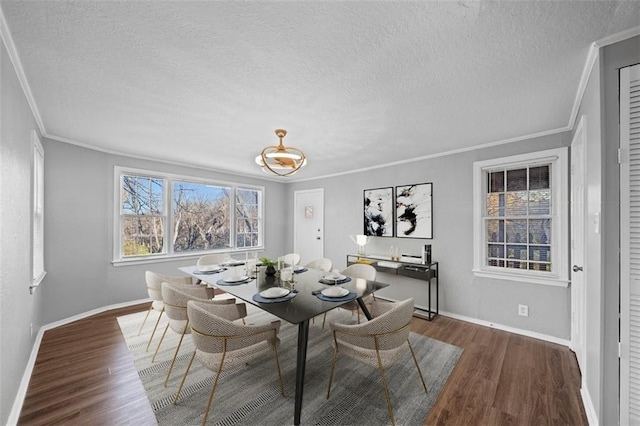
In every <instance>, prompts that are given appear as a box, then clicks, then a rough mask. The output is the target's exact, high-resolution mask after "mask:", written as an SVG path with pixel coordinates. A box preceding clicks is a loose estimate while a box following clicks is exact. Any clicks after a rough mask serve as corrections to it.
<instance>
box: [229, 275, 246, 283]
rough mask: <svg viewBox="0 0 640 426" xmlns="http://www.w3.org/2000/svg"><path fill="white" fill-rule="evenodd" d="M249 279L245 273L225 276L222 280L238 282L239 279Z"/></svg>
mask: <svg viewBox="0 0 640 426" xmlns="http://www.w3.org/2000/svg"><path fill="white" fill-rule="evenodd" d="M247 279H249V277H247V276H246V275H234V276H231V277H228V278H225V279H224V280H223V281H224V282H227V283H239V282H240V281H245V280H247Z"/></svg>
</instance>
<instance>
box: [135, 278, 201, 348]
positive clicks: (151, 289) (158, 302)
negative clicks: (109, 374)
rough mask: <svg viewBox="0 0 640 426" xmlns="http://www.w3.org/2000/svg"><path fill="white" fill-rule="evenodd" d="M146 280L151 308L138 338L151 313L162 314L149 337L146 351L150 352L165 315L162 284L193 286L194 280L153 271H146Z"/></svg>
mask: <svg viewBox="0 0 640 426" xmlns="http://www.w3.org/2000/svg"><path fill="white" fill-rule="evenodd" d="M144 278H145V281H146V283H147V292H148V293H149V297H150V298H151V306H149V310H148V311H147V315H145V317H144V320H143V321H142V325H141V326H140V330H138V336H139V335H140V333H141V332H142V328H143V327H144V324H145V323H146V322H147V318H149V314H150V313H151V311H158V312H160V314H159V315H158V319H157V320H156V323H155V325H154V326H153V331H152V332H151V337H149V342H148V343H147V348H146V349H145V351H148V350H149V345H151V341H152V340H153V336H154V335H155V334H156V330H157V328H158V324H159V323H160V318H162V314H163V313H164V303H163V302H162V282H163V281H166V282H172V283H177V284H191V283H192V280H191V277H188V276H175V275H163V274H158V273H155V272H151V271H146V272H145V274H144Z"/></svg>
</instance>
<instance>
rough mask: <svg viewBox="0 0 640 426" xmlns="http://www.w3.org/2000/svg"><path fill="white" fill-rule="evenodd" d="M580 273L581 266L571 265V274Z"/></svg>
mask: <svg viewBox="0 0 640 426" xmlns="http://www.w3.org/2000/svg"><path fill="white" fill-rule="evenodd" d="M581 271H582V266H578V265H573V272H581Z"/></svg>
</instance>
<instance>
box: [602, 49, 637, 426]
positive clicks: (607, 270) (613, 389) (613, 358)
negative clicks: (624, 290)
mask: <svg viewBox="0 0 640 426" xmlns="http://www.w3.org/2000/svg"><path fill="white" fill-rule="evenodd" d="M601 54H602V57H601V61H602V76H601V82H602V87H603V91H604V95H603V102H602V105H603V118H604V126H603V127H604V129H603V133H602V135H603V144H602V146H601V149H602V151H601V152H602V154H603V157H602V158H603V159H604V160H603V165H604V169H603V186H602V188H603V209H602V212H603V217H604V218H605V219H606V220H605V221H604V224H605V225H604V228H603V232H604V233H603V239H602V243H603V252H602V254H603V259H602V265H603V271H602V294H603V298H602V300H601V303H602V305H601V306H602V309H603V319H604V321H603V339H602V345H601V348H602V362H603V367H602V395H603V397H602V407H601V410H602V411H601V415H600V419H601V422H602V424H616V423H617V421H618V417H619V404H618V390H619V388H620V383H619V374H618V365H619V359H618V350H617V347H618V345H617V342H618V340H619V325H618V322H619V320H618V318H619V316H618V315H619V300H620V269H619V267H620V264H619V256H620V249H619V248H620V239H619V233H620V230H619V228H620V196H619V194H620V174H619V173H620V170H619V166H618V158H617V155H618V148H619V147H620V135H619V133H618V123H619V122H620V114H619V109H618V84H619V82H618V75H619V74H618V70H619V69H620V68H622V67H626V66H630V65H635V64H638V63H640V37H633V38H631V39H629V40H625V41H622V42H620V43H616V44H613V45H611V46H607V47H605V48H604V49H601Z"/></svg>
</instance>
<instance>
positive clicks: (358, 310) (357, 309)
mask: <svg viewBox="0 0 640 426" xmlns="http://www.w3.org/2000/svg"><path fill="white" fill-rule="evenodd" d="M356 312H358V324H360V307H359V306H358V307H356Z"/></svg>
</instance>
